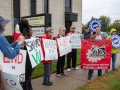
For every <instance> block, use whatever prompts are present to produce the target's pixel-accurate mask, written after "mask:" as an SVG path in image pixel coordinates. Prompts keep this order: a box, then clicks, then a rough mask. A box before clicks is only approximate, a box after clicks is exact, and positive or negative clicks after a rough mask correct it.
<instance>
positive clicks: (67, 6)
mask: <svg viewBox="0 0 120 90" xmlns="http://www.w3.org/2000/svg"><path fill="white" fill-rule="evenodd" d="M65 12H71V0H65Z"/></svg>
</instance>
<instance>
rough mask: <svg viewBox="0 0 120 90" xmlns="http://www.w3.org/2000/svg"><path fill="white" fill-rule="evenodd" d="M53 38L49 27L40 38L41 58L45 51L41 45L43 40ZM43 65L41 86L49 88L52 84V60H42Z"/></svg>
mask: <svg viewBox="0 0 120 90" xmlns="http://www.w3.org/2000/svg"><path fill="white" fill-rule="evenodd" d="M52 36H53V29H52V28H51V27H48V28H47V29H46V33H45V36H42V38H41V48H42V51H43V56H44V58H45V50H44V45H43V39H51V37H52ZM41 62H42V63H43V65H44V76H43V85H47V86H51V85H52V84H53V83H52V82H50V76H51V72H52V60H47V61H46V60H43V61H41Z"/></svg>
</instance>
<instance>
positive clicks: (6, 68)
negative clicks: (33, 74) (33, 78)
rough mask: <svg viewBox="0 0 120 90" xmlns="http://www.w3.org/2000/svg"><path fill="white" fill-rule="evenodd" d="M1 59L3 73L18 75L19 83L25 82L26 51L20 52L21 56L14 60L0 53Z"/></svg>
mask: <svg viewBox="0 0 120 90" xmlns="http://www.w3.org/2000/svg"><path fill="white" fill-rule="evenodd" d="M0 58H1V60H0V64H1V66H2V71H3V72H6V73H9V74H14V75H17V77H18V81H19V82H24V81H25V63H26V50H20V52H19V54H18V55H17V56H16V57H15V58H14V59H9V58H7V57H6V56H5V55H4V54H3V53H2V52H1V51H0Z"/></svg>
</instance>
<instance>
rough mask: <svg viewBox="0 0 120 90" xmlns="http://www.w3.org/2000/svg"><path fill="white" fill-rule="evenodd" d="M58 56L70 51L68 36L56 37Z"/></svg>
mask: <svg viewBox="0 0 120 90" xmlns="http://www.w3.org/2000/svg"><path fill="white" fill-rule="evenodd" d="M57 42H58V46H59V52H60V56H63V55H66V54H67V53H69V52H71V51H72V49H71V43H70V36H67V37H62V38H59V39H57Z"/></svg>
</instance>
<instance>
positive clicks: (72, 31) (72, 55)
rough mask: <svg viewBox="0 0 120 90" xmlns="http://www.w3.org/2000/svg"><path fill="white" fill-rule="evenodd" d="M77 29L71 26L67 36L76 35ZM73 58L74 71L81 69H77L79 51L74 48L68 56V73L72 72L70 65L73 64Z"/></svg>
mask: <svg viewBox="0 0 120 90" xmlns="http://www.w3.org/2000/svg"><path fill="white" fill-rule="evenodd" d="M74 32H75V27H73V26H71V27H70V32H69V33H68V34H67V35H66V36H69V35H70V34H75V33H74ZM71 58H72V69H75V70H77V69H79V68H77V67H76V60H77V49H76V48H72V52H70V53H68V54H67V71H71V70H70V63H71Z"/></svg>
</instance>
